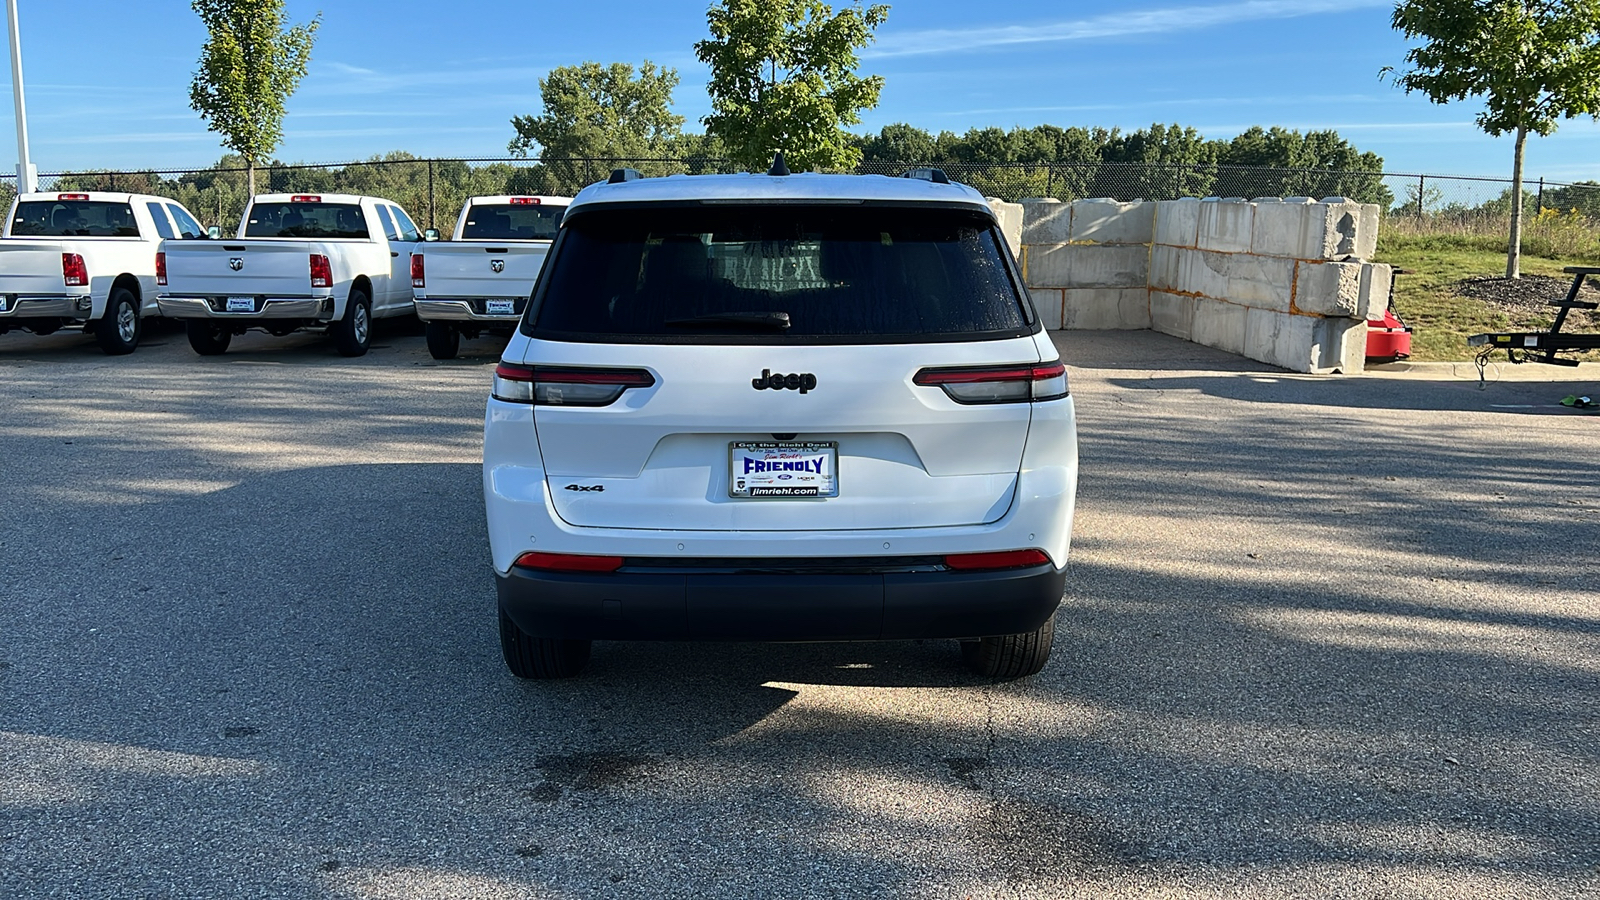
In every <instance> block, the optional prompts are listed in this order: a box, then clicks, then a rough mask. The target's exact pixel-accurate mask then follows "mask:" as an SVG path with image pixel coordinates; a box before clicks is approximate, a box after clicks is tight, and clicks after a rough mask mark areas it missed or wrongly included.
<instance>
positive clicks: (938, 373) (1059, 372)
mask: <svg viewBox="0 0 1600 900" xmlns="http://www.w3.org/2000/svg"><path fill="white" fill-rule="evenodd" d="M911 380H912V382H913V383H914V384H920V385H922V386H924V387H942V388H944V392H945V393H946V394H948V395H949V396H950V399H951V400H954V401H956V402H957V403H969V404H970V403H1023V402H1026V401H1029V400H1059V399H1060V398H1062V397H1065V396H1067V393H1068V391H1067V367H1066V366H1063V365H1062V364H1061V363H1060V362H1059V361H1056V362H1047V363H1039V364H1037V365H1028V364H1023V365H1016V366H976V367H973V366H963V367H960V368H949V369H923V370H922V371H920V372H918V373H917V375H916V377H915V378H913V379H911Z"/></svg>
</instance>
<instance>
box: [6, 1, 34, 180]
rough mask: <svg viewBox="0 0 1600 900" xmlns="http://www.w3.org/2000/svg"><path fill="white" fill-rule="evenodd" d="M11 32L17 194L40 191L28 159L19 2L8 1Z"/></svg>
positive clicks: (7, 12)
mask: <svg viewBox="0 0 1600 900" xmlns="http://www.w3.org/2000/svg"><path fill="white" fill-rule="evenodd" d="M6 21H7V22H8V23H10V26H11V27H10V32H11V97H12V99H13V100H14V101H16V105H17V193H19V194H31V193H34V192H35V191H37V190H39V173H38V172H37V171H35V170H34V167H33V161H32V160H30V159H28V107H27V104H25V103H23V101H22V35H21V33H20V32H18V30H17V0H6Z"/></svg>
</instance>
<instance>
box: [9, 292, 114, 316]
mask: <svg viewBox="0 0 1600 900" xmlns="http://www.w3.org/2000/svg"><path fill="white" fill-rule="evenodd" d="M93 311H94V302H93V300H92V299H91V298H90V296H89V294H88V293H87V292H85V293H83V294H51V295H46V296H29V295H27V294H11V295H8V296H7V297H6V302H5V309H4V310H3V311H0V318H6V319H56V318H60V319H79V320H87V319H88V318H89V314H90V313H91V312H93Z"/></svg>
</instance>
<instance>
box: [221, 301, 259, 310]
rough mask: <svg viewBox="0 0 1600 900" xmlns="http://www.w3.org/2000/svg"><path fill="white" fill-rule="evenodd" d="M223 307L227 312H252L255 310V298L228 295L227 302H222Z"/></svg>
mask: <svg viewBox="0 0 1600 900" xmlns="http://www.w3.org/2000/svg"><path fill="white" fill-rule="evenodd" d="M223 307H224V308H225V309H226V310H227V311H228V312H250V313H253V312H255V311H256V298H254V297H229V298H228V299H227V302H226V303H224V304H223Z"/></svg>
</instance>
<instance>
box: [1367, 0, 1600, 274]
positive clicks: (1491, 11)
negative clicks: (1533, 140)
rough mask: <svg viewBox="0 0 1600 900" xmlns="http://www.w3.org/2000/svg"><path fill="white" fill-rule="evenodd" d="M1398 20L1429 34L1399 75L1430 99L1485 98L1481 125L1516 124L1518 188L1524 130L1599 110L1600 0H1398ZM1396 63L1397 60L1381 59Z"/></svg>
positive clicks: (1500, 129) (1516, 189) (1510, 264)
mask: <svg viewBox="0 0 1600 900" xmlns="http://www.w3.org/2000/svg"><path fill="white" fill-rule="evenodd" d="M1393 25H1394V27H1395V28H1396V29H1397V30H1399V31H1401V32H1403V33H1404V34H1405V36H1406V37H1407V38H1410V39H1413V40H1418V39H1420V40H1421V41H1422V42H1423V43H1422V44H1421V45H1420V46H1416V47H1413V48H1411V49H1410V50H1409V51H1407V53H1406V57H1405V61H1406V64H1407V65H1408V66H1409V68H1407V69H1406V70H1405V71H1404V72H1401V73H1399V74H1397V75H1395V83H1396V84H1397V85H1398V86H1400V87H1402V88H1404V89H1405V90H1406V92H1407V93H1410V92H1412V91H1417V92H1420V93H1422V94H1424V95H1425V96H1427V97H1428V99H1429V100H1432V101H1433V102H1434V103H1449V102H1452V101H1459V100H1465V99H1467V98H1468V97H1476V98H1481V99H1482V100H1483V110H1482V111H1481V112H1480V113H1479V114H1478V116H1477V122H1478V127H1479V128H1482V129H1483V130H1484V131H1485V132H1487V133H1488V134H1491V135H1496V136H1499V135H1503V134H1515V135H1516V144H1515V149H1514V155H1513V161H1512V176H1511V180H1512V187H1511V194H1510V195H1509V196H1516V195H1517V194H1519V193H1520V192H1521V190H1522V161H1523V149H1524V145H1525V142H1526V140H1527V136H1528V135H1529V134H1530V133H1532V134H1539V135H1548V134H1551V133H1552V132H1554V131H1555V130H1556V125H1557V123H1558V122H1560V121H1561V120H1562V119H1569V118H1572V117H1574V116H1580V115H1597V114H1600V0H1401V2H1400V3H1399V4H1397V5H1396V6H1395V10H1394V16H1393ZM1384 71H1385V72H1386V73H1393V71H1394V70H1393V69H1392V68H1391V69H1385V70H1384ZM1507 205H1508V206H1511V207H1513V209H1512V214H1511V240H1510V248H1509V251H1508V253H1507V259H1506V275H1507V276H1508V277H1512V278H1514V277H1517V275H1518V274H1519V270H1518V256H1519V253H1520V244H1521V240H1520V239H1521V224H1522V215H1521V204H1511V203H1508V204H1507Z"/></svg>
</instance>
